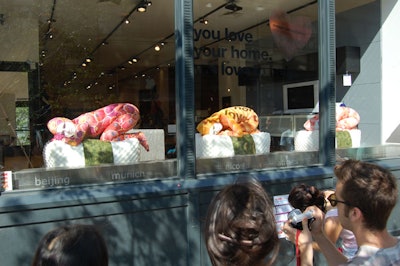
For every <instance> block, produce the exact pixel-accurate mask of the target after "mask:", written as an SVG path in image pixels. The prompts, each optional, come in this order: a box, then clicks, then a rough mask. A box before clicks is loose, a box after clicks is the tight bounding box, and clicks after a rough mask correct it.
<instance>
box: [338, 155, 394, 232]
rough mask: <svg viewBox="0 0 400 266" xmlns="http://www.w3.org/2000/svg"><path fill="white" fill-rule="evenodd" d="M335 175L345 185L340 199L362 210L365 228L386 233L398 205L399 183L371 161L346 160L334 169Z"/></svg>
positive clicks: (390, 174)
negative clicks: (394, 209)
mask: <svg viewBox="0 0 400 266" xmlns="http://www.w3.org/2000/svg"><path fill="white" fill-rule="evenodd" d="M334 172H335V175H336V177H337V179H338V181H339V182H341V183H342V184H343V188H342V193H341V195H340V196H341V197H342V198H343V200H344V201H346V202H347V203H348V204H349V205H350V206H353V207H357V208H359V209H360V210H361V211H362V213H363V216H364V220H365V226H366V227H367V228H369V229H371V230H383V229H385V228H386V223H387V221H388V219H389V216H390V213H391V212H392V210H393V208H394V206H395V205H396V202H397V182H396V178H395V177H394V175H393V174H392V173H391V172H390V171H389V170H387V169H385V168H383V167H381V166H379V165H376V164H372V163H368V162H363V161H358V160H352V159H350V160H346V161H344V162H343V163H341V164H339V165H337V166H335V168H334Z"/></svg>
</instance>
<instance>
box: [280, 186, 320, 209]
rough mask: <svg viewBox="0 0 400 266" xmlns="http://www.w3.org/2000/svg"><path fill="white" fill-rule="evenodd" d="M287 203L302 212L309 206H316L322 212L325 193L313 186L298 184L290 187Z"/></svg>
mask: <svg viewBox="0 0 400 266" xmlns="http://www.w3.org/2000/svg"><path fill="white" fill-rule="evenodd" d="M288 200H289V203H290V205H292V207H293V208H295V209H299V210H301V211H302V212H304V210H305V209H306V208H307V207H309V206H313V205H315V206H317V207H318V208H320V209H321V210H322V211H323V212H326V209H325V195H324V192H323V191H320V190H318V189H317V188H316V187H314V186H309V185H306V184H300V185H297V186H295V187H294V188H292V190H291V191H290V193H289V198H288Z"/></svg>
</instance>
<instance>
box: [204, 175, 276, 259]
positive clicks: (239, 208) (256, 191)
mask: <svg viewBox="0 0 400 266" xmlns="http://www.w3.org/2000/svg"><path fill="white" fill-rule="evenodd" d="M204 234H205V241H206V247H207V251H208V254H209V256H210V259H211V262H212V264H213V265H214V266H217V265H218V266H220V265H241V266H250V265H260V263H262V262H263V263H264V264H263V265H265V259H266V258H267V257H268V258H269V261H270V263H272V262H273V261H274V260H275V258H276V256H277V253H278V250H279V239H278V234H277V230H276V225H275V217H274V213H273V204H272V202H271V200H270V198H269V197H268V194H267V193H266V192H265V190H264V189H263V187H262V186H261V184H260V183H259V182H257V181H255V180H253V181H247V182H245V183H237V184H233V185H229V186H226V187H225V188H224V189H222V190H221V191H220V192H219V193H218V194H217V195H216V196H215V197H214V199H213V200H212V202H211V204H210V206H209V209H208V213H207V218H206V223H205V230H204Z"/></svg>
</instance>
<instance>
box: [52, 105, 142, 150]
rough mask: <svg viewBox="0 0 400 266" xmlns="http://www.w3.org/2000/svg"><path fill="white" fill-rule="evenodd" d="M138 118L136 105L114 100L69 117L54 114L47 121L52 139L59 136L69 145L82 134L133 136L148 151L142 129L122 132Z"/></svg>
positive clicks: (104, 137)
mask: <svg viewBox="0 0 400 266" xmlns="http://www.w3.org/2000/svg"><path fill="white" fill-rule="evenodd" d="M139 119H140V113H139V109H138V108H137V107H136V106H134V105H133V104H130V103H114V104H110V105H107V106H105V107H103V108H100V109H97V110H95V111H92V112H88V113H84V114H82V115H80V116H78V117H76V118H74V119H72V120H70V119H68V118H65V117H55V118H53V119H51V120H50V121H49V122H48V123H47V127H48V129H49V130H50V132H51V133H52V134H53V135H54V137H53V139H52V140H62V141H64V142H65V143H67V144H70V145H72V146H76V145H79V144H80V143H81V142H82V141H83V140H84V139H86V138H96V137H98V136H100V140H103V141H121V140H124V139H128V138H137V139H138V140H139V142H140V144H141V145H142V146H143V147H144V148H145V149H146V150H147V151H149V145H148V143H147V140H146V137H145V136H144V134H143V133H142V132H138V133H132V134H125V133H126V132H127V131H128V130H130V129H132V128H133V127H134V126H135V125H136V124H137V122H138V121H139Z"/></svg>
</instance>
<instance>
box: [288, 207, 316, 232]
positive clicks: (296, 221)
mask: <svg viewBox="0 0 400 266" xmlns="http://www.w3.org/2000/svg"><path fill="white" fill-rule="evenodd" d="M305 218H307V219H308V228H310V226H311V224H312V222H313V221H314V220H315V218H314V217H313V212H312V211H306V212H303V213H302V212H301V211H300V210H299V209H294V210H292V211H291V212H289V214H288V220H290V225H291V226H292V227H294V228H296V229H299V230H303V224H302V221H303V220H304V219H305Z"/></svg>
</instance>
